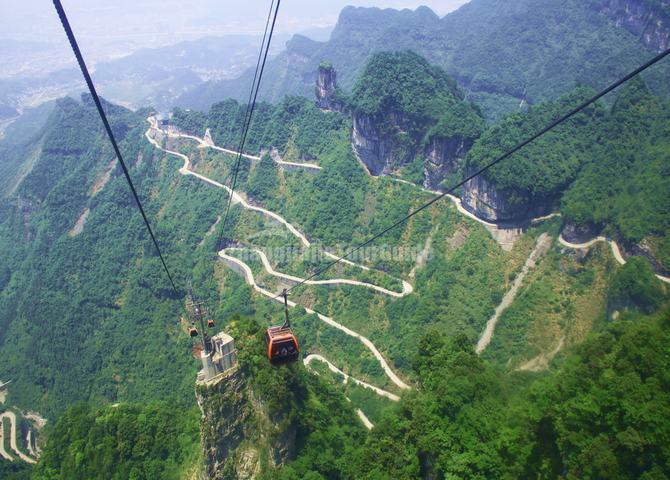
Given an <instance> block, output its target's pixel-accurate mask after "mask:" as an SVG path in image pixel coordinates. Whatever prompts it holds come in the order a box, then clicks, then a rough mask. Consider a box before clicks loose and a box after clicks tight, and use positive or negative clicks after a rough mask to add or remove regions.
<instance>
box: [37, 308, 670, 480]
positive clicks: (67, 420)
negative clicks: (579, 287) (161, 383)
mask: <svg viewBox="0 0 670 480" xmlns="http://www.w3.org/2000/svg"><path fill="white" fill-rule="evenodd" d="M669 313H670V312H669V311H668V310H667V308H666V309H665V310H663V311H662V312H660V313H658V314H656V315H653V316H644V315H642V314H640V313H636V312H633V311H631V312H629V313H627V314H625V315H624V316H622V317H621V318H620V319H618V320H617V321H615V322H614V323H612V324H611V325H609V326H607V327H606V328H605V329H604V330H603V331H602V332H600V333H597V334H594V335H593V336H591V337H590V338H588V339H587V340H586V341H585V342H584V343H583V344H582V345H580V346H579V347H578V348H577V349H576V350H575V351H574V352H573V353H570V354H567V355H565V356H564V358H562V359H561V362H560V366H559V367H558V368H557V369H555V370H554V371H552V372H551V373H550V374H548V375H543V376H540V377H537V376H536V375H532V374H521V373H512V374H501V373H500V372H497V371H496V370H495V369H493V368H492V367H491V366H490V365H489V364H487V363H486V362H485V361H483V360H482V359H480V358H479V357H478V356H477V355H476V354H475V353H474V352H473V351H472V347H471V344H470V342H469V340H468V339H467V338H466V337H463V336H458V335H457V336H455V337H445V336H444V335H442V334H440V333H438V332H432V333H431V334H429V335H426V336H424V337H423V338H422V339H421V340H420V342H419V349H418V352H417V354H416V356H415V357H414V358H413V360H412V368H414V369H415V371H416V373H417V376H418V377H419V378H421V383H420V388H419V389H418V390H417V391H415V392H412V393H409V394H407V395H405V396H404V397H403V399H402V400H401V402H400V404H399V405H397V406H394V407H393V408H390V409H386V410H385V413H384V414H383V416H382V418H381V420H380V421H379V422H378V423H377V425H376V426H375V428H374V430H373V431H372V432H371V433H370V434H369V435H367V436H366V437H364V435H363V433H362V430H361V427H358V426H356V425H355V424H352V423H351V418H352V413H353V412H352V411H351V407H349V406H347V404H346V402H344V401H343V400H344V399H343V397H341V396H333V393H332V392H329V389H328V387H326V386H325V384H324V383H322V381H321V380H319V379H318V377H315V376H313V375H310V374H308V373H307V372H306V371H305V370H304V368H303V367H302V366H301V365H300V366H296V367H295V368H293V367H291V368H290V369H284V370H282V371H281V372H277V371H273V370H272V369H271V368H269V367H268V366H267V364H266V362H264V361H263V359H262V355H261V353H260V351H261V348H260V343H261V341H262V340H261V330H260V329H259V326H258V324H255V323H254V322H253V321H251V322H250V321H248V320H244V321H241V320H239V319H238V327H237V328H243V329H244V330H245V331H246V332H247V335H249V334H251V337H250V341H248V342H242V343H241V345H242V347H241V350H240V355H241V357H240V362H241V364H242V365H243V368H245V369H246V370H247V374H248V375H249V378H250V379H251V380H252V381H253V382H254V385H256V388H258V389H259V392H261V393H260V395H261V398H263V399H264V400H266V401H267V402H269V404H270V405H273V403H272V402H273V400H272V398H275V400H274V402H279V403H278V404H276V406H275V407H271V408H279V409H285V408H299V410H298V411H299V412H300V417H299V418H300V420H299V423H300V425H301V427H300V429H301V430H300V431H301V433H300V435H299V440H298V444H299V445H300V448H299V453H298V456H297V458H296V459H295V460H294V461H292V462H290V463H289V464H288V465H286V466H285V467H283V468H281V469H280V470H279V471H273V470H269V471H266V472H265V474H263V475H262V477H263V478H278V479H295V480H297V479H304V478H310V479H321V478H331V479H337V478H343V479H344V478H349V479H354V478H369V479H387V478H388V479H391V478H426V477H430V478H448V477H456V478H527V477H536V476H541V477H542V478H570V479H571V478H575V479H577V478H645V479H646V478H649V479H652V478H663V475H664V474H665V473H667V472H668V469H670V452H668V451H667V442H666V441H665V439H666V438H667V435H668V434H670V432H668V425H667V424H666V422H664V420H663V419H665V418H668V415H670V411H668V405H670V397H669V396H668V392H669V391H670V390H669V387H670V385H668V379H667V375H666V371H667V370H668V368H670V364H668V358H667V355H666V354H665V344H667V342H668V341H670V338H668V336H669V334H668V331H669V330H668V327H670V325H669V324H668V322H670V315H669ZM237 337H238V338H244V336H243V335H240V334H239V332H238V334H237ZM254 346H255V348H254ZM245 347H246V348H249V349H250V350H245ZM277 375H280V376H279V377H277ZM289 377H290V378H291V380H290V381H289ZM278 380H279V383H277V382H278ZM296 382H297V383H296ZM287 383H290V384H294V387H293V388H298V391H302V394H301V395H300V396H298V397H297V398H298V400H295V401H299V404H293V405H285V403H286V399H287V398H289V396H286V395H281V394H279V395H278V392H279V391H278V390H277V388H278V387H281V385H286V384H287ZM298 385H299V386H298ZM294 393H295V392H294ZM324 402H327V403H324ZM172 408H174V407H169V406H166V405H161V404H158V405H149V406H145V407H135V406H124V405H121V406H119V407H117V408H114V407H106V408H104V409H102V410H100V409H97V410H96V409H93V408H91V407H84V406H77V407H73V408H71V409H70V410H69V411H68V412H67V413H66V414H65V415H64V416H63V417H61V419H60V420H59V422H58V423H57V425H56V426H55V427H54V429H53V432H52V434H51V439H50V444H49V447H48V450H47V451H46V452H45V456H44V460H42V461H41V462H40V464H39V466H38V467H37V469H36V471H35V474H34V476H33V478H49V479H51V478H91V479H94V478H117V477H108V476H106V472H107V471H108V469H109V468H110V467H111V466H112V465H113V468H114V470H115V471H116V472H117V475H118V478H138V479H139V478H178V477H177V476H175V474H176V473H178V472H180V471H181V470H180V468H181V467H182V466H183V465H184V463H183V462H184V461H185V460H187V459H189V456H188V455H194V453H193V452H194V449H193V442H194V438H193V432H194V422H193V420H190V419H191V418H192V414H191V413H189V412H188V411H187V412H186V413H187V414H186V415H184V414H183V413H182V414H179V415H178V416H177V417H174V416H172V417H171V415H170V414H171V412H172V410H171V409H172ZM175 418H179V421H178V422H175V421H174V420H175ZM153 431H155V432H156V433H157V435H158V436H154V435H152V434H151V432H153ZM142 435H145V436H146V437H144V438H145V441H140V440H141V438H143V437H142ZM163 435H166V436H167V437H164V438H165V441H162V440H161V438H162V437H161V436H163ZM133 439H136V441H133ZM94 445H100V446H102V448H100V447H98V448H96V449H95V450H89V449H90V448H92V447H93V446H94ZM177 447H179V448H177ZM140 449H144V450H140ZM89 452H90V453H89ZM144 452H146V453H144ZM189 452H190V453H189ZM168 466H170V467H172V468H171V469H168V468H167V467H168ZM119 472H125V474H123V473H119ZM128 472H131V473H130V476H128V475H126V474H127V473H128ZM163 472H164V473H163ZM59 475H60V476H59Z"/></svg>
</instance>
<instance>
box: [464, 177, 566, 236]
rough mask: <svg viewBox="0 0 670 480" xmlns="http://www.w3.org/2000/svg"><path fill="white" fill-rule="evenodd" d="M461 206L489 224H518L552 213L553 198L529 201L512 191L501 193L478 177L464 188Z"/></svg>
mask: <svg viewBox="0 0 670 480" xmlns="http://www.w3.org/2000/svg"><path fill="white" fill-rule="evenodd" d="M461 200H462V202H463V207H464V208H465V209H467V210H468V211H470V212H472V213H473V214H475V215H477V216H478V217H479V218H482V219H484V220H486V221H489V222H495V223H505V222H509V223H512V224H514V223H517V222H525V221H527V220H529V219H531V218H534V217H540V216H543V215H548V214H549V213H551V211H552V208H553V206H554V203H555V201H556V199H555V198H530V197H529V196H528V195H525V194H523V193H520V192H518V191H515V190H501V189H499V188H498V187H496V185H495V184H493V183H491V182H489V181H488V180H487V178H486V176H485V175H479V176H478V177H475V178H474V179H472V180H470V181H469V182H467V183H466V184H465V186H464V191H463V197H462V198H461Z"/></svg>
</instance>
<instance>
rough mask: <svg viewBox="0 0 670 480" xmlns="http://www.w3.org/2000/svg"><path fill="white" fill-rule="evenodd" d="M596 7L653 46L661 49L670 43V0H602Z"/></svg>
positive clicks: (656, 49)
mask: <svg viewBox="0 0 670 480" xmlns="http://www.w3.org/2000/svg"><path fill="white" fill-rule="evenodd" d="M594 8H595V9H596V10H597V11H598V12H599V13H602V14H604V15H606V16H608V17H609V18H611V19H612V20H613V21H614V22H615V23H616V25H617V26H618V27H622V28H625V29H626V30H628V31H629V32H630V33H632V34H633V35H636V36H639V37H640V39H641V40H642V41H643V42H644V44H645V45H646V46H647V47H648V48H649V49H651V50H654V51H656V52H661V51H663V50H665V49H667V48H668V47H669V46H670V0H656V1H652V0H598V1H596V2H594Z"/></svg>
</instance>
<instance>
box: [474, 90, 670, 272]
mask: <svg viewBox="0 0 670 480" xmlns="http://www.w3.org/2000/svg"><path fill="white" fill-rule="evenodd" d="M589 94H590V93H589V92H588V91H583V90H575V91H574V92H573V93H571V94H570V95H567V96H564V97H562V98H561V99H559V100H558V101H556V102H552V103H549V104H544V105H540V106H538V107H536V108H532V109H530V111H529V112H528V113H527V114H514V115H511V116H508V117H506V118H505V119H503V121H502V122H501V123H500V124H499V125H496V126H494V127H492V128H490V129H489V130H488V131H487V132H486V133H484V134H483V135H482V137H481V138H480V139H479V141H477V142H476V143H475V145H474V147H473V148H472V150H471V151H470V153H469V154H468V157H467V159H466V164H467V167H466V170H468V171H472V170H475V169H476V168H479V167H481V166H483V165H484V164H486V163H487V162H488V161H490V160H491V159H493V158H495V157H496V156H497V155H500V154H501V153H502V152H504V151H505V150H506V149H508V148H511V147H512V146H513V145H514V144H515V143H517V142H518V141H520V140H521V139H522V138H525V137H527V136H529V135H530V134H531V133H532V132H535V131H537V130H538V129H539V128H541V126H542V125H546V124H548V123H549V121H550V119H552V118H556V117H557V116H558V115H559V112H565V111H567V110H568V109H569V108H570V107H571V106H574V105H576V104H577V103H579V102H580V101H581V100H582V99H584V98H586V97H587V96H588V95H589ZM669 112H670V106H669V105H668V103H667V101H666V100H664V99H659V98H658V97H655V96H654V95H652V94H651V93H650V91H649V89H648V88H647V86H646V85H645V84H644V82H643V81H642V80H640V79H636V80H634V81H632V82H631V83H630V84H628V85H627V86H625V87H623V88H622V89H621V93H620V95H619V97H618V99H617V101H616V102H615V104H614V105H613V107H612V108H611V109H608V108H606V107H604V106H603V105H597V106H595V107H593V108H590V109H588V110H587V111H585V112H582V113H580V114H579V115H577V116H576V117H574V118H573V119H571V120H569V121H568V122H566V123H565V124H563V125H562V126H560V127H559V128H557V129H555V130H554V131H553V132H551V133H550V134H548V135H546V136H544V137H543V138H541V139H539V140H538V141H536V142H534V143H533V144H532V145H529V146H528V147H527V148H525V149H524V150H523V151H521V152H519V153H517V154H515V155H514V157H513V160H512V161H509V162H505V163H504V164H501V165H497V166H496V167H494V168H492V169H491V170H490V171H489V172H487V173H486V174H485V175H482V176H481V177H479V178H477V179H475V180H473V181H471V182H469V183H468V184H467V185H466V186H465V187H464V192H463V205H464V206H465V207H466V208H468V209H469V210H471V211H473V212H475V213H476V214H477V215H478V216H480V217H482V218H485V219H488V220H493V221H503V222H504V221H510V220H511V221H515V220H516V221H523V220H527V219H529V218H532V217H534V216H540V215H546V214H548V213H549V212H551V211H552V210H553V209H556V208H557V207H559V205H560V211H561V212H562V213H563V215H564V217H565V219H566V223H567V228H566V231H567V233H568V235H569V236H570V235H572V237H573V238H574V239H577V240H578V241H583V240H584V239H586V240H588V239H590V238H592V237H594V236H595V235H596V234H599V233H600V232H603V231H604V232H605V234H607V235H609V236H611V237H613V238H615V239H619V240H621V241H622V242H623V247H624V249H625V250H626V252H627V253H629V254H634V255H643V256H646V257H648V258H649V259H650V260H651V262H652V263H653V264H654V267H655V269H656V270H657V272H658V273H661V274H664V273H666V272H667V271H668V270H667V269H668V258H669V257H668V255H669V253H668V240H667V239H668V219H667V215H666V214H665V212H667V211H668V209H669V208H670V204H668V195H667V192H668V191H670V185H668V175H667V168H668V165H669V164H670V162H669V159H668V151H669V146H668V141H667V140H668V138H670V137H669V135H668V132H670V130H669V129H670V121H669V117H668V114H669ZM580 238H581V239H582V240H580Z"/></svg>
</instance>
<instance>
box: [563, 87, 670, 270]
mask: <svg viewBox="0 0 670 480" xmlns="http://www.w3.org/2000/svg"><path fill="white" fill-rule="evenodd" d="M596 139H597V142H594V143H593V145H592V148H591V149H590V151H589V153H590V155H589V157H590V161H589V162H588V163H587V165H586V166H585V167H584V169H583V171H582V172H581V173H580V175H579V177H578V178H577V180H576V181H575V182H574V184H573V185H572V186H571V188H570V189H569V190H568V192H567V193H566V195H565V197H564V198H563V206H562V211H563V213H564V214H565V215H566V217H567V218H569V219H570V220H571V221H572V222H574V223H576V224H578V225H588V224H591V225H597V226H600V227H603V226H606V227H607V230H606V231H607V232H608V233H610V234H612V235H615V236H620V237H621V238H622V239H623V240H625V241H626V242H629V243H637V242H640V241H641V240H643V239H645V238H649V237H651V238H650V242H651V245H652V252H653V253H654V254H656V256H657V257H658V259H659V260H660V261H661V262H662V264H663V265H665V267H666V268H668V266H669V265H670V245H669V244H668V238H669V237H670V219H669V218H668V215H667V212H668V211H670V197H669V196H668V194H667V193H668V192H670V104H668V102H667V101H664V100H660V99H658V98H655V97H653V96H652V95H650V93H649V91H648V89H647V87H646V86H645V85H644V84H643V83H642V82H640V81H639V80H635V81H633V82H632V83H631V84H630V85H629V86H628V87H627V88H625V89H624V90H623V92H622V94H621V95H620V96H619V98H618V99H617V101H616V103H615V104H614V106H613V108H612V111H611V113H610V115H609V116H608V118H607V119H606V120H604V121H603V122H602V124H601V125H600V126H599V131H598V136H597V137H596Z"/></svg>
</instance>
